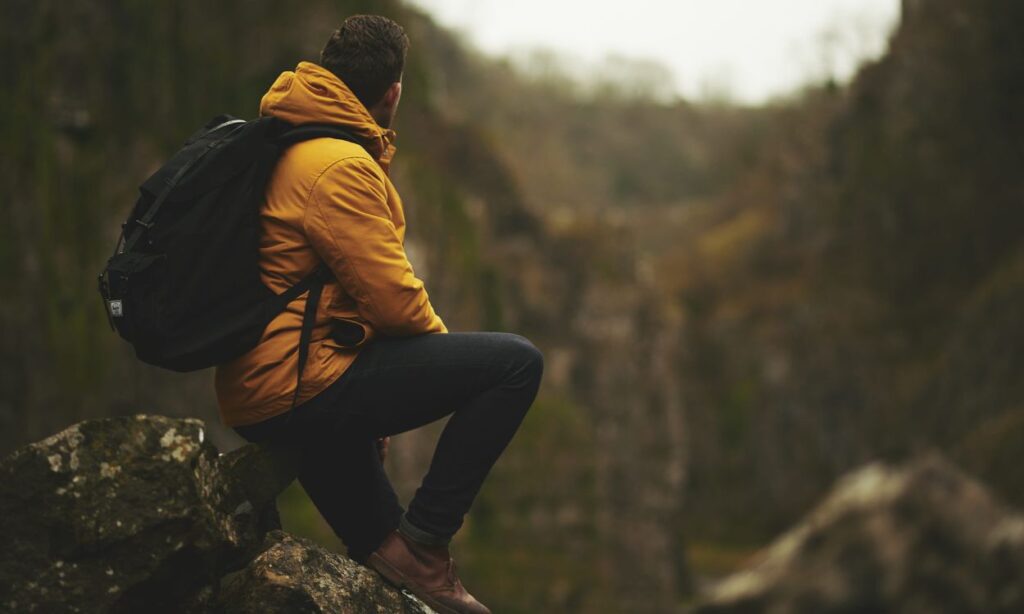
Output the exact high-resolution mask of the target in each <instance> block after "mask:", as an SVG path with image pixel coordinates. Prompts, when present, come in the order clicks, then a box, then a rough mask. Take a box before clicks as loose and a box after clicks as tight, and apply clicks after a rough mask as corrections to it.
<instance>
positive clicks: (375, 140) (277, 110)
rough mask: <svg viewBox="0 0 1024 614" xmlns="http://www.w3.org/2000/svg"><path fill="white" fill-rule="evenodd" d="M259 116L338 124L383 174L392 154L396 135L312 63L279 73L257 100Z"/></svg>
mask: <svg viewBox="0 0 1024 614" xmlns="http://www.w3.org/2000/svg"><path fill="white" fill-rule="evenodd" d="M260 116H261V117H262V116H274V117H277V118H278V119H282V120H284V121H287V122H288V123H290V124H293V125H300V124H309V123H322V124H336V125H340V126H342V127H344V128H347V129H348V130H350V131H352V133H353V134H354V135H355V136H356V137H357V138H359V139H360V140H361V141H362V142H363V145H364V146H365V147H366V149H367V151H369V152H370V154H371V155H372V156H373V157H374V159H375V160H377V163H378V164H380V166H381V168H383V169H384V171H385V172H386V171H387V170H388V167H389V166H390V164H391V160H392V158H393V157H394V155H395V145H394V141H395V137H396V133H395V131H394V130H392V129H390V128H382V127H381V126H380V125H379V124H378V123H377V122H376V121H375V120H374V119H373V117H372V116H371V115H370V112H369V111H367V109H366V107H365V106H363V103H362V102H360V101H359V99H358V98H356V95H355V94H353V93H352V90H350V89H349V88H348V86H347V85H345V83H344V82H343V81H342V80H341V79H339V78H338V77H337V76H336V75H335V74H334V73H332V72H331V71H329V70H327V69H326V68H324V67H322V66H320V65H318V64H314V63H313V62H306V61H302V62H299V64H298V66H296V68H295V70H294V71H291V70H286V71H284V72H282V73H281V74H280V75H279V76H278V77H277V79H276V80H275V81H274V84H273V85H271V86H270V89H269V90H268V91H267V93H266V94H264V95H263V98H262V99H261V100H260Z"/></svg>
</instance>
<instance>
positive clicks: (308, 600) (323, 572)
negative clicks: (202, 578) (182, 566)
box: [218, 531, 433, 614]
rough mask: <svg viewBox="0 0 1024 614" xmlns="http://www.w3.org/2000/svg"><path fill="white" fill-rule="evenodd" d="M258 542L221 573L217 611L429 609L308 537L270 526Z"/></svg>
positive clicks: (402, 612)
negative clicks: (241, 565) (251, 554)
mask: <svg viewBox="0 0 1024 614" xmlns="http://www.w3.org/2000/svg"><path fill="white" fill-rule="evenodd" d="M264 547H265V549H264V551H263V552H262V553H260V554H259V555H258V556H256V557H255V558H254V559H253V560H252V561H251V562H250V563H249V565H248V566H247V567H246V568H245V569H243V570H241V571H239V572H235V573H233V574H231V575H229V576H227V577H226V578H225V579H224V581H223V583H222V586H221V592H220V598H219V603H218V611H220V612H223V613H224V614H251V613H256V612H289V613H295V614H306V613H311V614H312V613H315V614H321V613H324V614H326V613H333V612H338V613H342V612H382V613H384V612H386V613H387V614H430V613H431V612H433V610H431V609H429V608H428V607H427V606H426V605H425V604H424V603H423V602H422V601H420V600H419V599H417V598H416V597H414V596H413V595H412V594H411V593H407V592H398V591H396V590H395V589H394V588H392V587H391V586H390V585H388V584H386V583H385V582H384V580H383V579H382V578H381V576H380V575H379V574H377V573H376V572H374V571H371V570H370V569H369V568H367V567H364V566H362V565H359V564H358V563H356V562H354V561H352V560H351V559H349V558H348V557H344V556H341V555H340V554H336V553H333V552H330V551H328V550H325V549H324V548H321V547H320V546H318V545H316V544H314V543H312V542H310V541H308V540H305V539H302V538H299V537H295V536H293V535H289V534H288V533H285V532H283V531H271V532H270V533H268V534H267V537H266V542H265V545H264Z"/></svg>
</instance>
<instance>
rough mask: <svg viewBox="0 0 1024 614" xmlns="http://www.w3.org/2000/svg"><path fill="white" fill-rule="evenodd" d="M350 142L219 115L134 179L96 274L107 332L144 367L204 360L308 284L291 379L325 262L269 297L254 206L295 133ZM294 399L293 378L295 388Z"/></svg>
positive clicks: (240, 347) (253, 331)
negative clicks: (110, 250) (139, 180)
mask: <svg viewBox="0 0 1024 614" xmlns="http://www.w3.org/2000/svg"><path fill="white" fill-rule="evenodd" d="M318 137H332V138H338V139H345V140H347V141H352V142H355V143H358V142H359V141H358V140H357V139H356V138H355V137H354V136H352V135H351V134H349V133H348V132H345V131H344V130H343V129H341V128H340V127H337V126H331V125H323V124H303V125H301V126H297V127H296V126H292V125H290V124H288V123H286V122H283V121H281V120H279V119H276V118H273V117H263V118H260V119H257V120H252V121H246V120H243V119H236V118H234V117H231V116H229V115H220V116H217V117H215V118H214V119H213V120H211V121H210V122H209V123H208V124H207V125H206V126H204V127H203V128H201V129H200V130H199V131H197V132H196V133H195V134H193V135H192V136H191V137H189V139H188V140H187V141H185V144H184V146H183V147H182V148H181V149H180V150H179V151H178V152H177V153H176V154H175V155H174V156H173V157H171V159H170V160H169V161H168V162H167V163H166V164H164V166H163V167H161V168H160V169H159V170H157V171H156V172H155V173H154V174H153V175H152V176H150V177H149V178H148V179H147V180H146V181H145V182H144V183H143V184H142V186H141V187H140V196H139V198H138V200H137V201H136V203H135V206H134V207H133V209H132V212H131V215H130V216H129V217H128V220H127V221H126V222H125V223H124V224H122V231H121V236H120V238H119V239H118V242H117V247H116V248H115V252H114V255H113V256H112V257H111V258H110V260H109V261H108V262H107V266H106V268H105V269H104V271H103V272H102V273H101V274H100V276H99V285H100V294H101V295H102V296H103V302H104V308H105V310H106V312H107V316H108V317H109V319H110V324H111V327H112V328H114V329H115V330H116V331H117V332H118V333H119V334H120V335H121V337H123V338H124V339H125V340H127V341H128V342H130V343H131V344H132V345H133V346H134V348H135V354H136V356H138V358H139V359H140V360H142V361H144V362H146V363H149V364H152V365H156V366H159V367H164V368H167V369H172V370H174V371H181V372H183V371H195V370H198V369H204V368H207V367H211V366H214V365H217V364H220V363H223V362H226V361H228V360H231V359H232V358H235V357H237V356H240V355H241V354H243V353H245V352H247V351H248V350H250V349H252V348H254V347H255V346H256V345H257V344H258V343H259V340H260V337H261V336H262V334H263V331H264V329H265V328H266V326H267V324H269V323H270V321H271V320H272V319H273V318H274V317H275V316H276V315H277V314H279V313H280V312H281V311H283V310H284V308H285V306H287V305H288V303H290V302H291V301H293V300H294V299H296V298H297V297H299V296H300V295H302V294H303V293H305V292H309V296H308V297H307V301H306V310H305V314H304V316H303V322H302V333H301V335H300V342H299V368H298V380H299V382H300V383H301V381H302V371H303V368H304V367H305V362H306V356H307V353H308V346H309V338H310V334H311V332H312V328H313V319H314V317H315V313H316V307H317V303H318V302H319V299H320V293H321V290H322V289H323V284H324V282H325V281H326V280H327V279H329V278H330V272H329V270H328V269H327V268H326V267H325V266H324V265H322V264H321V265H320V266H319V267H318V268H317V269H316V270H314V271H313V272H312V273H310V274H309V275H307V276H306V277H305V278H304V279H302V280H301V281H299V282H298V283H297V284H295V285H294V286H292V287H291V288H289V289H288V290H286V291H285V292H283V293H281V294H275V293H274V292H273V291H271V290H270V289H269V288H267V287H266V286H265V285H263V283H262V282H261V281H260V271H259V266H258V263H257V259H258V256H259V240H260V220H259V208H260V203H261V201H262V200H263V197H264V190H265V188H266V184H267V180H268V179H269V177H270V174H271V172H272V171H273V169H274V165H275V164H276V162H277V159H278V157H279V156H280V155H281V153H282V152H283V151H284V150H285V149H286V148H287V147H288V146H289V145H292V144H294V143H297V142H299V141H304V140H307V139H312V138H318ZM295 392H296V398H297V396H298V386H296V391H295Z"/></svg>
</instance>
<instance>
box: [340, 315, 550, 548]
mask: <svg viewBox="0 0 1024 614" xmlns="http://www.w3.org/2000/svg"><path fill="white" fill-rule="evenodd" d="M542 373H543V356H542V354H541V352H540V351H539V350H538V349H537V348H536V347H535V346H534V345H533V344H532V343H531V342H530V341H529V340H527V339H526V338H525V337H522V336H520V335H515V334H511V333H499V332H467V333H447V334H426V335H419V336H415V337H405V338H381V339H378V340H375V342H374V343H373V344H371V346H369V347H368V348H366V349H364V350H363V351H362V353H361V355H360V357H359V359H358V360H357V361H356V362H355V363H354V364H353V365H352V366H351V367H350V372H349V373H346V383H345V385H344V386H343V388H342V390H341V393H340V394H339V396H338V397H337V401H336V403H337V408H336V410H337V411H339V412H341V413H342V414H345V419H346V420H347V424H346V425H345V426H342V427H340V428H341V429H342V430H345V429H347V428H353V429H356V430H358V431H359V432H361V433H364V434H366V435H369V438H370V441H371V442H372V439H373V438H375V437H383V436H386V435H394V434H397V433H402V432H405V431H408V430H411V429H414V428H417V427H420V426H423V425H425V424H428V423H430V422H434V421H436V420H438V419H440V418H443V417H444V416H446V415H448V414H451V413H453V412H454V415H452V417H451V419H450V420H449V421H448V424H447V425H446V426H445V429H444V431H443V432H442V434H441V437H440V439H439V441H438V444H437V448H436V450H435V452H434V456H433V459H432V461H431V465H430V469H429V471H428V472H427V475H426V477H424V479H423V483H422V485H421V486H420V488H419V489H418V490H417V491H416V494H415V496H414V497H413V500H412V502H411V503H410V505H409V512H408V514H407V515H406V517H405V518H404V521H403V522H402V525H403V527H405V529H406V530H407V532H411V533H412V534H411V535H410V536H411V537H414V538H419V539H422V540H424V541H428V542H429V541H435V542H441V543H443V542H445V541H447V540H448V539H450V538H451V536H452V535H454V534H455V533H456V532H457V531H458V530H459V528H460V527H461V526H462V523H463V520H464V516H465V514H466V513H467V512H468V511H469V508H470V506H471V505H472V502H473V500H474V499H475V497H476V495H477V493H478V492H479V490H480V488H481V486H482V485H483V482H484V479H485V478H486V476H487V474H488V473H489V472H490V470H491V467H492V466H493V465H494V463H495V462H496V461H497V460H498V458H499V457H500V455H501V454H502V452H503V451H504V450H505V448H506V446H507V445H508V443H509V442H510V441H511V439H512V437H513V435H514V434H515V432H516V430H517V429H518V428H519V425H520V423H521V422H522V420H523V418H524V417H525V415H526V412H527V410H528V409H529V408H530V406H531V405H532V403H533V400H534V398H535V397H536V394H537V390H538V387H539V385H540V381H541V377H542ZM377 479H379V477H378V478H377ZM394 509H395V508H394V507H391V510H392V512H393V510H394ZM391 521H392V520H391V518H390V517H389V518H388V519H387V522H391ZM410 525H411V526H410ZM417 529H418V530H419V532H418V533H417ZM375 537H376V536H375Z"/></svg>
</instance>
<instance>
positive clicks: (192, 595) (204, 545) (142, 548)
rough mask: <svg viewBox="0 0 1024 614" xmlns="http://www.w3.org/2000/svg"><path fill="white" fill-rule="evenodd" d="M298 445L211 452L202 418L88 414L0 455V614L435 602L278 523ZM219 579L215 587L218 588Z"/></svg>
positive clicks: (412, 608) (183, 612)
mask: <svg viewBox="0 0 1024 614" xmlns="http://www.w3.org/2000/svg"><path fill="white" fill-rule="evenodd" d="M297 467H298V457H297V452H296V450H294V449H289V448H281V447H276V446H263V445H260V446H257V445H248V446H244V447H242V448H239V449H238V450H235V451H234V452H231V453H229V454H223V455H221V454H218V452H217V450H216V448H215V447H214V446H213V445H211V444H210V443H209V442H208V441H206V440H205V438H204V428H203V423H202V422H201V421H199V420H194V419H172V418H167V417H163V416H145V415H137V416H126V417H119V418H107V419H101V420H88V421H85V422H81V423H79V424H76V425H74V426H71V427H70V428H68V429H65V430H64V431H61V432H60V433H57V434H56V435H54V436H52V437H49V438H47V439H45V440H43V441H40V442H37V443H34V444H31V445H28V446H26V447H24V448H21V449H20V450H17V451H16V452H14V453H13V454H12V455H10V456H8V457H7V458H6V459H4V460H3V461H2V462H0V518H2V519H3V522H2V523H0V544H3V549H2V550H0V612H8V611H9V612H19V613H20V612H40V613H45V614H51V613H62V612H88V613H90V614H92V613H104V612H131V613H136V612H146V613H147V614H150V613H159V612H174V613H175V614H188V613H192V612H260V613H263V612H352V613H356V614H363V613H370V612H373V613H383V612H389V613H390V612H395V613H422V612H429V610H428V609H426V607H425V606H423V605H422V604H421V603H420V602H419V601H418V600H416V599H415V598H412V597H411V596H405V595H403V594H402V593H401V592H399V591H397V590H396V589H394V588H392V587H391V586H390V585H387V584H385V583H384V581H383V580H382V579H381V578H380V576H379V575H377V574H376V572H373V571H371V570H369V569H367V568H365V567H362V566H360V565H358V564H356V563H355V562H353V561H351V560H349V559H348V558H346V557H344V556H341V555H338V554H332V553H330V552H327V551H326V550H324V549H323V548H320V547H318V546H316V545H314V544H312V543H310V542H308V541H305V540H301V539H298V538H294V537H291V536H289V535H287V534H285V533H283V532H281V531H279V530H275V531H272V532H271V533H269V537H268V538H267V539H265V537H267V536H268V531H271V530H272V529H279V528H280V521H279V518H278V516H277V509H276V507H275V505H274V502H275V499H276V497H277V495H278V493H280V492H281V490H283V489H284V488H285V487H286V486H288V484H289V483H290V482H291V481H292V480H294V479H295V474H296V471H297ZM222 589H223V591H222Z"/></svg>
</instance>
